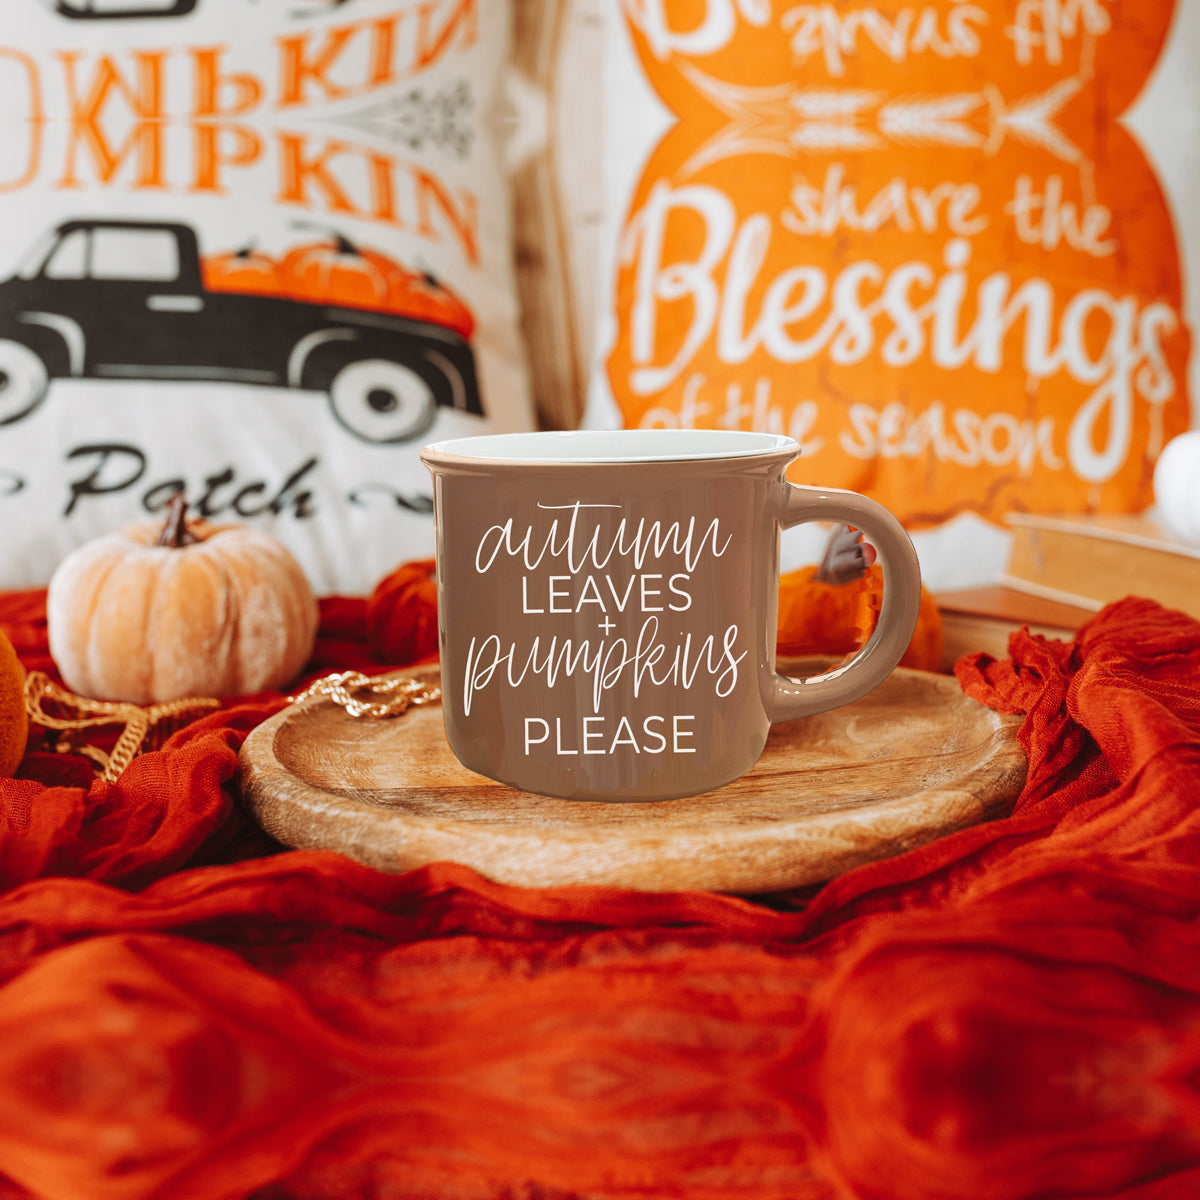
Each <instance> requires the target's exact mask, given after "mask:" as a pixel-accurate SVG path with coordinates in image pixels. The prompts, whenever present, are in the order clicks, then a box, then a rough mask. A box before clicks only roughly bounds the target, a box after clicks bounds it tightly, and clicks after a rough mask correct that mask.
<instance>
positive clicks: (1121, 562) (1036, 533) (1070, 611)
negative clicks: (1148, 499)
mask: <svg viewBox="0 0 1200 1200" xmlns="http://www.w3.org/2000/svg"><path fill="white" fill-rule="evenodd" d="M1007 520H1008V525H1009V527H1010V529H1011V531H1012V545H1011V548H1010V550H1009V557H1008V566H1007V569H1006V570H1005V571H1004V572H1003V574H1001V575H1000V576H999V578H998V579H997V581H996V583H995V584H994V585H991V586H988V587H980V588H968V589H964V590H961V591H955V592H942V593H939V594H938V595H937V596H936V597H935V598H936V600H937V603H938V607H939V608H940V609H941V613H942V625H943V629H944V633H945V653H944V655H943V660H942V665H943V669H946V670H948V669H950V667H952V666H953V665H954V662H955V660H956V659H958V658H959V657H960V656H961V655H963V654H971V653H974V652H975V651H978V650H983V651H985V652H987V653H988V654H993V655H995V656H996V657H998V658H999V657H1005V656H1007V654H1008V649H1007V647H1008V636H1009V634H1010V633H1012V632H1013V631H1014V630H1017V629H1020V628H1021V626H1023V625H1026V626H1028V627H1029V630H1030V632H1031V633H1038V634H1042V635H1043V636H1045V637H1054V638H1062V639H1069V638H1072V637H1074V635H1075V632H1076V630H1078V628H1079V626H1080V625H1082V624H1083V623H1084V622H1085V621H1086V620H1087V619H1088V618H1089V617H1090V616H1092V614H1093V613H1096V612H1098V611H1099V610H1100V609H1101V608H1103V607H1104V605H1106V604H1108V603H1110V602H1111V601H1113V600H1120V599H1122V598H1123V597H1125V596H1145V597H1148V598H1149V599H1151V600H1157V601H1158V602H1159V603H1160V604H1162V605H1164V606H1166V607H1167V608H1175V609H1179V610H1180V611H1181V612H1186V613H1188V614H1189V615H1190V616H1193V617H1197V618H1200V546H1196V545H1190V544H1188V543H1186V542H1183V541H1181V540H1180V539H1179V538H1178V537H1176V536H1175V535H1174V534H1172V533H1170V532H1169V531H1167V530H1166V529H1165V528H1163V526H1161V525H1160V524H1158V523H1157V522H1156V521H1155V520H1154V519H1153V518H1151V517H1147V516H1038V515H1034V514H1030V513H1012V514H1010V515H1009V517H1008V518H1007Z"/></svg>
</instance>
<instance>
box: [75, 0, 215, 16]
mask: <svg viewBox="0 0 1200 1200" xmlns="http://www.w3.org/2000/svg"><path fill="white" fill-rule="evenodd" d="M195 7H196V0H56V2H55V4H54V11H55V12H56V13H58V14H59V16H62V17H73V18H75V19H76V20H81V21H84V20H96V21H104V20H112V21H117V20H120V19H121V18H122V17H182V16H183V15H184V14H186V13H190V12H191V11H192V9H194V8H195Z"/></svg>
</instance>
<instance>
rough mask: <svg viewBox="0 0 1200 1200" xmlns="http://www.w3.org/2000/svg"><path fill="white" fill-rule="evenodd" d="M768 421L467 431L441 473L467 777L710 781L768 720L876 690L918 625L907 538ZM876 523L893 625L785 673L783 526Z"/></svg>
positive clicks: (597, 783)
mask: <svg viewBox="0 0 1200 1200" xmlns="http://www.w3.org/2000/svg"><path fill="white" fill-rule="evenodd" d="M798 450H799V447H798V446H797V444H796V443H795V442H794V441H793V440H792V439H791V438H787V437H782V436H776V435H773V434H760V433H737V432H729V433H726V432H722V431H720V430H678V431H677V430H614V431H603V432H602V431H595V432H587V431H585V432H572V433H519V434H500V435H495V436H485V437H473V438H460V439H456V440H453V441H446V442H440V443H436V444H434V445H431V446H428V447H426V448H425V449H424V450H423V451H422V452H421V459H422V461H423V462H424V463H425V465H426V466H427V467H428V468H429V470H430V472H431V473H432V475H433V484H434V517H435V522H436V527H437V535H436V536H437V577H438V620H439V625H440V638H441V671H442V704H443V709H444V719H445V724H446V737H447V739H448V741H449V743H450V747H451V749H452V750H453V751H454V753H455V755H456V756H457V758H458V759H459V761H460V762H461V763H462V764H463V765H464V766H466V767H468V768H470V769H471V770H472V771H477V772H479V774H481V775H486V776H488V777H490V778H492V779H496V780H499V781H500V782H502V783H507V784H511V785H512V786H513V787H516V788H520V789H522V790H524V791H527V792H538V793H541V794H544V795H549V796H562V797H565V798H568V799H574V800H610V801H629V800H668V799H672V798H674V797H677V796H689V795H695V794H697V793H701V792H707V791H711V790H712V789H714V788H718V787H721V786H722V785H724V784H727V783H731V782H732V781H733V780H735V779H737V778H739V777H740V776H741V775H743V774H745V772H747V771H748V770H749V769H750V768H751V767H752V766H753V765H754V764H755V762H756V761H757V760H758V758H759V755H760V754H761V753H762V750H763V747H764V746H765V745H766V740H767V733H768V730H769V728H770V726H771V724H772V723H773V722H776V721H791V720H793V719H795V718H797V717H804V716H808V715H811V714H813V713H818V712H824V711H827V710H828V709H831V708H837V707H838V706H840V705H843V704H848V703H849V702H850V701H851V700H854V699H856V698H857V697H859V696H861V695H863V694H864V693H865V692H868V691H870V689H871V688H873V687H874V686H875V685H876V684H878V683H880V682H881V681H882V680H883V679H884V678H885V677H886V676H887V675H888V674H889V673H890V672H891V670H892V668H893V667H894V666H895V665H896V663H897V662H898V661H899V659H900V657H901V655H902V654H903V653H904V650H905V648H906V647H907V646H908V643H909V640H910V639H911V637H912V633H913V630H914V628H915V626H916V621H917V609H918V605H919V602H920V587H921V577H920V569H919V567H918V564H917V557H916V553H915V551H914V550H913V547H912V543H911V542H910V541H909V539H908V536H907V535H906V534H905V532H904V530H903V529H902V528H901V527H900V525H899V523H898V522H897V521H896V519H895V518H894V517H892V516H891V514H890V513H888V512H887V510H886V509H884V508H882V507H881V506H880V505H878V504H876V503H875V502H874V501H872V500H868V499H867V498H866V497H864V496H859V495H857V494H856V493H854V492H846V491H837V490H831V489H824V488H816V487H799V486H796V485H794V484H791V483H789V482H788V481H787V479H786V478H785V476H784V472H785V471H786V470H787V467H788V464H789V463H790V462H791V461H792V460H793V459H794V458H795V457H796V455H797V453H798ZM818 520H819V521H836V522H842V523H844V524H847V525H853V526H854V527H855V528H858V529H861V530H862V531H863V532H864V533H865V534H866V535H867V537H869V538H870V540H871V543H872V544H873V545H874V546H875V548H876V550H877V551H878V554H879V560H880V562H881V563H882V566H883V579H884V596H883V605H882V611H881V613H880V619H879V622H878V625H877V628H876V630H875V632H874V634H873V635H872V637H871V638H870V640H869V641H868V642H867V644H866V645H865V646H864V647H863V648H862V650H861V651H859V653H858V654H857V655H856V656H855V657H854V658H853V659H852V660H851V661H850V662H849V663H847V664H845V665H843V666H841V667H839V668H837V669H836V670H833V671H830V672H828V673H827V674H824V675H820V676H816V677H814V678H811V679H804V680H796V679H789V678H786V677H785V676H782V675H779V674H777V673H776V671H775V634H776V610H777V605H778V587H779V531H780V529H783V528H787V527H788V526H791V525H796V524H799V523H801V522H803V521H818Z"/></svg>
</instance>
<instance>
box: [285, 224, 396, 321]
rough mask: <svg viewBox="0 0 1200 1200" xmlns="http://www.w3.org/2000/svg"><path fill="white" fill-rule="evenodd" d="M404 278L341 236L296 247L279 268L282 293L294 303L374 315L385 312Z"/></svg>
mask: <svg viewBox="0 0 1200 1200" xmlns="http://www.w3.org/2000/svg"><path fill="white" fill-rule="evenodd" d="M408 275H409V272H407V271H405V270H404V268H403V267H401V266H399V265H398V264H397V263H394V262H393V261H392V260H391V259H390V258H388V257H387V255H385V254H380V253H378V252H377V251H374V250H364V249H362V248H360V247H358V246H356V245H355V244H354V243H353V242H352V241H350V239H349V238H346V237H343V236H342V235H341V234H334V235H333V236H332V237H331V238H330V240H329V241H326V242H313V243H309V244H306V245H303V246H297V247H296V248H295V249H294V250H289V251H288V252H287V253H286V254H285V255H284V256H283V259H282V260H281V261H280V264H279V277H280V280H281V283H282V289H283V292H284V294H286V295H288V296H291V297H293V298H294V299H296V300H304V301H306V302H308V303H310V304H334V305H338V306H339V307H342V308H367V309H372V310H374V311H379V310H381V309H387V308H388V305H389V297H390V296H391V295H392V293H393V290H398V289H402V288H404V287H405V286H406V285H407V277H408Z"/></svg>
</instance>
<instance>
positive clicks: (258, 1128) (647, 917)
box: [0, 594, 1200, 1200]
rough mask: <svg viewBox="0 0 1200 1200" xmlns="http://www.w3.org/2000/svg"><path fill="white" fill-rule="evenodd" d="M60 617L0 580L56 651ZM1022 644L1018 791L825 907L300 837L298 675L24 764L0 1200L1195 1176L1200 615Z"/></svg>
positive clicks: (788, 1189)
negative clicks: (534, 878)
mask: <svg viewBox="0 0 1200 1200" xmlns="http://www.w3.org/2000/svg"><path fill="white" fill-rule="evenodd" d="M362 614H363V610H362V604H361V603H360V602H356V601H349V600H329V601H326V602H325V603H324V605H323V616H324V623H323V627H322V638H321V641H320V643H319V646H318V654H317V658H316V659H315V660H314V663H313V664H312V666H313V673H319V672H321V671H324V670H328V669H332V668H333V667H339V668H341V667H360V668H361V667H365V668H368V669H371V668H372V660H371V659H370V656H369V654H368V652H367V651H366V650H365V644H366V642H365V632H364V630H363V619H362ZM41 620H42V612H41V609H40V602H39V598H38V597H37V595H30V594H24V595H21V596H14V597H0V625H3V626H4V627H5V628H6V629H7V630H8V632H9V634H10V636H12V637H13V640H14V643H15V644H16V645H17V646H18V648H19V650H20V652H21V654H22V655H23V657H24V658H25V660H26V662H27V663H28V664H29V665H31V666H34V665H36V666H39V667H44V666H46V665H48V658H47V655H46V650H45V644H44V631H43V627H42V626H41V625H40V624H39V622H40V621H41ZM1011 650H1012V654H1013V657H1012V659H1011V660H1006V661H1003V662H995V661H992V660H990V659H987V658H983V657H977V658H975V659H967V660H963V661H962V662H961V663H960V664H959V668H958V676H959V679H960V681H961V683H962V685H963V687H964V689H965V690H966V691H967V693H968V694H969V695H971V696H972V697H974V698H975V699H977V700H979V701H980V702H981V703H985V704H989V705H992V706H993V707H996V708H1000V709H1004V710H1006V711H1016V712H1023V713H1025V714H1027V716H1026V720H1025V723H1024V726H1023V728H1022V733H1021V738H1022V743H1023V745H1024V747H1025V749H1026V751H1027V753H1028V755H1029V760H1030V772H1029V778H1028V782H1027V784H1026V787H1025V789H1024V791H1023V793H1022V795H1021V797H1020V799H1019V801H1018V803H1017V805H1016V807H1015V809H1014V812H1013V815H1012V816H1011V817H1010V818H1008V819H1006V820H1002V821H996V822H993V823H991V824H989V825H984V826H979V827H976V828H973V829H969V830H965V831H964V832H962V833H959V834H956V835H953V836H951V837H948V838H944V839H942V840H940V841H938V842H934V843H932V844H930V845H928V846H925V847H923V848H921V849H919V850H916V851H913V852H911V853H909V854H906V855H904V856H901V857H899V858H896V859H892V860H890V861H887V862H883V863H878V864H874V865H871V866H867V867H863V868H861V869H859V870H857V871H854V872H851V873H849V874H847V875H844V876H842V877H841V878H839V879H837V880H835V881H834V882H832V883H831V884H829V885H827V886H826V887H824V888H823V889H821V890H819V891H818V892H817V893H816V894H815V896H811V897H810V896H808V895H807V894H803V895H802V894H795V895H785V896H778V897H773V898H767V899H766V900H765V901H763V902H754V903H752V902H750V901H747V900H742V899H738V898H734V897H728V896H719V895H714V894H708V893H681V894H673V895H656V894H649V893H639V892H631V891H620V890H616V889H601V888H578V889H570V888H559V889H553V890H541V891H539V890H533V889H521V888H512V887H504V886H500V885H497V884H493V883H489V882H488V881H486V880H484V879H481V878H480V877H479V876H478V875H475V874H474V873H472V872H471V871H469V870H466V869H464V868H461V867H455V866H451V865H436V866H433V867H430V868H427V869H424V870H421V871H416V872H412V873H410V874H408V875H404V876H385V875H380V874H377V873H375V872H372V871H370V870H367V869H365V868H363V867H360V866H357V865H356V864H354V863H352V862H350V861H349V860H347V859H344V858H341V857H339V856H337V855H334V854H318V853H307V852H303V853H293V852H287V853H274V851H275V850H277V847H274V846H272V845H271V844H270V843H269V842H268V840H267V839H265V837H263V836H262V835H261V834H258V833H257V832H256V831H255V829H254V827H253V826H252V825H250V824H249V822H248V821H246V819H245V818H244V817H242V816H241V814H240V812H239V809H238V807H237V794H236V782H235V780H236V775H235V765H236V752H237V748H238V746H239V745H240V742H241V739H242V737H243V736H244V735H245V733H246V732H247V730H248V729H250V728H252V727H253V725H254V724H255V723H257V722H258V721H259V720H261V719H262V718H263V717H265V716H266V715H268V714H269V713H270V712H272V711H275V709H276V708H277V707H278V706H279V704H280V703H282V700H281V698H280V697H257V698H253V699H252V700H248V701H247V702H246V703H243V704H239V705H236V706H232V707H230V708H228V709H227V710H226V711H224V712H221V713H217V714H215V715H213V716H210V717H207V718H205V719H203V720H201V721H198V722H196V723H195V724H193V725H192V726H190V727H188V728H187V729H185V730H184V731H182V732H181V733H179V734H177V735H176V736H175V737H174V738H172V739H171V740H170V741H169V742H168V743H167V744H166V746H165V747H164V748H163V749H162V750H160V751H154V752H151V753H147V754H145V755H143V756H142V757H141V758H139V759H137V760H136V761H135V762H134V764H133V766H131V767H130V768H129V769H128V770H127V771H126V772H125V774H124V775H123V776H122V777H121V779H120V780H119V781H118V782H117V783H116V784H113V785H101V784H91V785H90V787H88V788H86V789H85V788H83V787H71V786H47V785H46V784H45V783H41V782H35V781H33V780H29V779H26V780H18V781H5V782H2V783H0V820H2V822H3V825H2V837H0V880H2V882H3V889H4V890H3V893H2V894H0V1172H2V1173H3V1174H2V1176H0V1200H8V1198H9V1197H26V1196H30V1195H33V1196H38V1197H47V1198H52V1200H135V1198H136V1200H142V1198H148V1197H153V1198H155V1200H158V1198H161V1200H167V1198H168V1197H171V1198H181V1200H183V1198H186V1200H233V1198H235V1197H258V1198H260V1200H268V1198H270V1200H283V1198H285V1197H287V1198H295V1200H300V1198H314V1200H315V1198H318V1197H320V1198H330V1200H368V1198H370V1200H375V1198H377V1197H385V1196H389V1197H390V1196H397V1197H439V1198H440V1197H446V1198H447V1200H475V1198H476V1197H478V1198H480V1200H483V1198H485V1197H487V1198H492V1197H496V1198H499V1197H535V1196H536V1197H540V1198H544V1200H551V1198H553V1200H565V1198H567V1197H580V1198H583V1197H601V1196H602V1197H605V1198H606V1200H608V1198H611V1200H626V1198H630V1200H632V1198H634V1197H637V1198H639V1200H651V1198H653V1200H660V1198H665V1197H689V1198H692V1197H694V1198H697V1200H708V1198H710V1197H711V1198H714V1200H715V1198H717V1197H722V1198H724V1197H745V1198H746V1200H773V1198H776V1197H777V1198H779V1200H807V1198H810V1197H811V1198H817V1197H821V1198H826V1197H829V1198H833V1197H845V1198H850V1197H853V1198H856V1200H907V1198H910V1197H911V1198H913V1200H927V1198H928V1200H942V1198H945V1200H960V1198H962V1200H1009V1198H1014V1200H1015V1198H1018V1197H1021V1198H1024V1197H1029V1198H1031V1200H1032V1198H1033V1197H1038V1198H1048V1197H1070V1196H1079V1197H1083V1196H1086V1197H1089V1198H1097V1197H1117V1196H1120V1197H1121V1198H1122V1200H1130V1198H1137V1200H1166V1198H1172V1200H1173V1198H1175V1197H1179V1198H1183V1197H1194V1196H1200V1095H1198V1093H1197V1083H1196V1079H1197V1072H1198V1071H1200V996H1198V993H1200V926H1198V924H1197V916H1198V915H1200V840H1198V837H1197V832H1198V830H1200V815H1198V812H1197V809H1198V804H1200V624H1197V623H1196V622H1195V621H1192V620H1189V619H1188V618H1186V617H1184V616H1182V615H1180V614H1178V613H1172V612H1167V611H1165V610H1163V609H1161V608H1159V607H1158V606H1156V605H1154V604H1151V603H1149V602H1145V601H1137V600H1129V601H1125V602H1122V603H1120V604H1117V605H1113V606H1111V607H1110V608H1108V609H1106V610H1105V611H1104V612H1103V613H1101V614H1100V615H1099V616H1097V617H1096V618H1095V619H1094V620H1093V621H1092V622H1091V623H1090V624H1089V625H1088V626H1087V627H1085V629H1084V630H1083V631H1082V632H1081V634H1080V636H1079V638H1078V640H1077V642H1076V643H1074V644H1071V645H1066V644H1060V643H1054V642H1047V641H1044V640H1041V639H1038V638H1035V637H1031V636H1029V635H1027V634H1020V635H1017V636H1016V637H1015V638H1014V640H1013V643H1012V647H1011ZM376 665H377V664H376ZM27 766H28V767H29V769H30V770H32V771H34V772H35V773H37V774H40V775H41V776H42V777H43V778H46V777H49V776H50V775H51V774H52V772H58V775H59V778H60V779H61V778H62V777H63V773H64V772H65V771H67V770H68V767H67V766H66V765H64V764H62V763H59V762H51V761H47V759H45V758H41V757H39V756H38V755H37V754H36V753H35V754H33V755H31V756H30V758H29V759H28V760H27ZM238 859H242V860H243V861H235V860H238Z"/></svg>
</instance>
